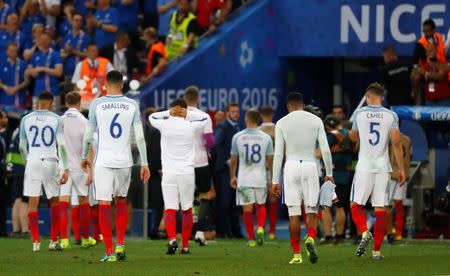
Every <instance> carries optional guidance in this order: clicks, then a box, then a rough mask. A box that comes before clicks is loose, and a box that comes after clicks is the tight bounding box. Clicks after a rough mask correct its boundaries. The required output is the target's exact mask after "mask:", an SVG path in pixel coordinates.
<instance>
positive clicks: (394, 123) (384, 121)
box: [352, 106, 398, 173]
mask: <svg viewBox="0 0 450 276" xmlns="http://www.w3.org/2000/svg"><path fill="white" fill-rule="evenodd" d="M394 128H398V117H397V114H396V113H395V112H392V111H391V110H389V109H387V108H384V107H382V106H365V107H363V108H360V109H358V110H356V111H355V115H354V117H353V127H352V130H357V131H358V134H359V141H360V146H359V156H358V164H357V165H356V170H357V171H364V172H373V173H388V172H392V168H391V164H390V162H389V137H390V131H391V129H394Z"/></svg>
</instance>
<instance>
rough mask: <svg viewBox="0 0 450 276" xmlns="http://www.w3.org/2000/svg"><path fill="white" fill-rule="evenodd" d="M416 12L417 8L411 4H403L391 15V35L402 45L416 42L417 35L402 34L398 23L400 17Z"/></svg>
mask: <svg viewBox="0 0 450 276" xmlns="http://www.w3.org/2000/svg"><path fill="white" fill-rule="evenodd" d="M415 11H416V7H415V6H413V5H410V4H402V5H399V6H398V7H396V8H395V9H394V11H392V14H391V20H390V22H389V25H390V26H391V34H392V37H393V38H394V39H395V40H396V41H398V42H400V43H409V42H413V41H415V40H416V39H417V38H416V34H415V33H410V34H403V33H401V32H400V28H399V26H398V22H399V21H400V17H401V16H402V14H404V13H414V12H415Z"/></svg>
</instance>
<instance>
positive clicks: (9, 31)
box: [0, 13, 25, 59]
mask: <svg viewBox="0 0 450 276" xmlns="http://www.w3.org/2000/svg"><path fill="white" fill-rule="evenodd" d="M10 42H16V43H17V44H18V45H19V49H20V50H22V49H23V47H24V44H25V36H24V35H23V33H22V32H21V31H20V30H19V16H17V14H15V13H11V14H10V15H8V19H7V20H6V29H5V30H3V31H0V59H3V58H4V57H5V53H6V47H7V46H8V44H9V43H10ZM20 52H22V51H20Z"/></svg>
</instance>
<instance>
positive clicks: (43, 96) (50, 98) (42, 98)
mask: <svg viewBox="0 0 450 276" xmlns="http://www.w3.org/2000/svg"><path fill="white" fill-rule="evenodd" d="M54 98H55V97H54V96H53V94H52V93H50V92H48V91H44V92H42V93H41V94H39V98H38V100H39V101H51V102H53V100H54Z"/></svg>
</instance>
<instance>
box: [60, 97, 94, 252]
mask: <svg viewBox="0 0 450 276" xmlns="http://www.w3.org/2000/svg"><path fill="white" fill-rule="evenodd" d="M65 103H66V107H67V108H68V110H67V111H66V112H65V113H64V115H63V116H62V123H63V125H62V131H63V134H64V140H65V141H67V145H66V148H67V157H68V160H69V172H70V177H69V180H68V181H67V183H66V184H63V185H61V189H60V195H59V208H60V211H61V214H60V216H61V218H60V229H59V230H60V234H61V246H62V248H64V249H66V248H69V247H70V243H69V239H68V235H67V232H68V223H69V216H68V210H69V200H70V196H71V192H72V190H74V191H75V193H76V196H78V209H79V218H80V226H81V235H82V239H81V247H83V248H88V247H91V246H94V245H96V244H97V242H96V241H95V240H94V239H93V238H91V237H89V228H90V225H91V223H90V219H91V211H90V206H89V197H88V195H89V186H88V185H87V183H86V181H87V174H86V173H84V172H83V170H82V169H81V152H82V150H83V138H84V132H85V130H86V126H87V119H86V118H85V117H84V116H83V114H81V112H80V108H81V97H80V95H79V94H78V93H76V92H69V93H67V95H66V97H65Z"/></svg>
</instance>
